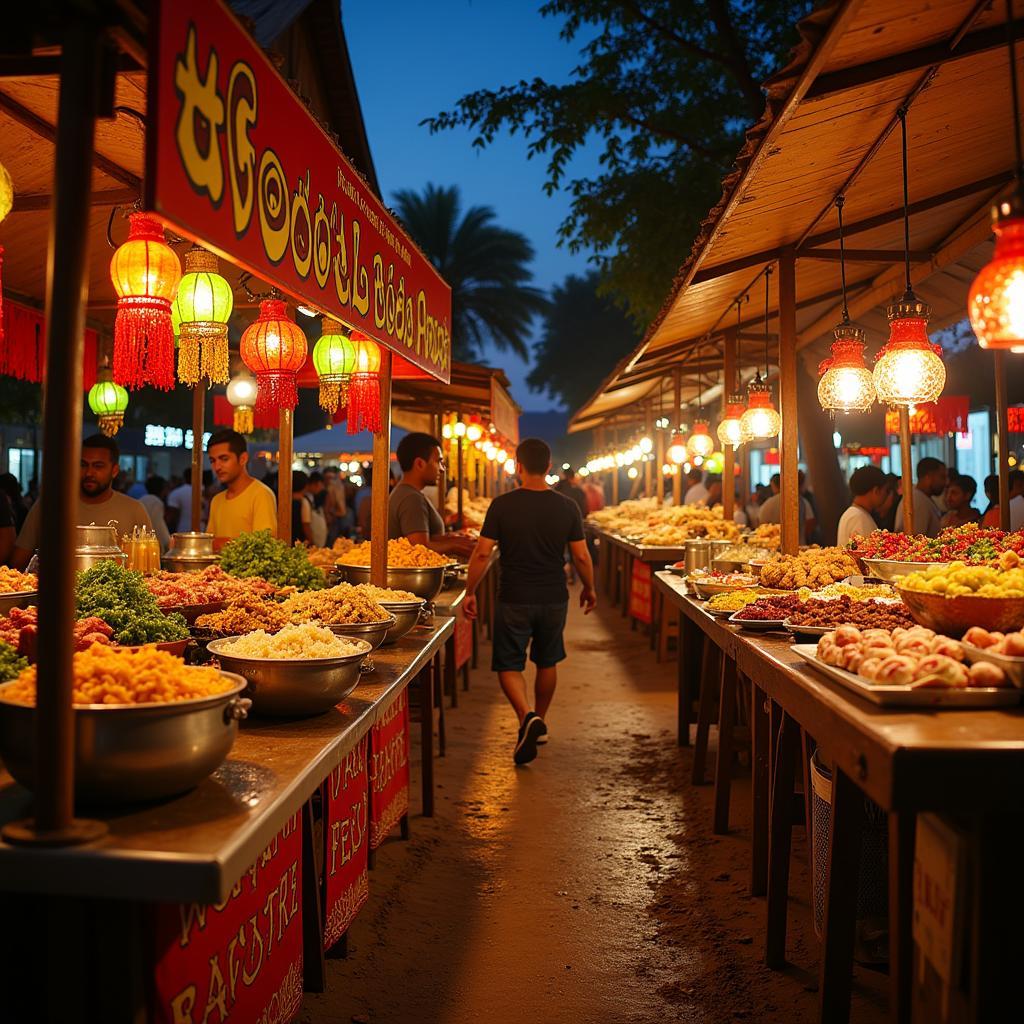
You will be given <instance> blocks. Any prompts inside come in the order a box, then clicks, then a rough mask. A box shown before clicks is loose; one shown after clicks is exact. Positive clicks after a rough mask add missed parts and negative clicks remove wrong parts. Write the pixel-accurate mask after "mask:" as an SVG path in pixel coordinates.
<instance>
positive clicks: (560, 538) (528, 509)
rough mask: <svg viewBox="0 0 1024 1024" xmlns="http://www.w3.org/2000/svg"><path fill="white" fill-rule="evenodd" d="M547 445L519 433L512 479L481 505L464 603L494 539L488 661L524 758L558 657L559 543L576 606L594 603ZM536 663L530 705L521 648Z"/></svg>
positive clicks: (565, 603)
mask: <svg viewBox="0 0 1024 1024" xmlns="http://www.w3.org/2000/svg"><path fill="white" fill-rule="evenodd" d="M550 468H551V449H550V448H548V446H547V445H546V444H545V443H544V442H543V441H541V440H539V439H538V438H533V437H531V438H527V439H526V440H525V441H523V442H521V443H520V445H519V447H518V448H517V449H516V472H517V474H518V475H519V479H520V486H519V487H518V488H516V490H514V491H510V492H509V493H508V494H500V495H498V497H496V498H495V499H494V500H493V501H492V502H491V505H490V508H488V510H487V515H486V517H485V518H484V525H483V528H482V529H481V530H480V539H479V540H478V541H477V544H476V547H475V548H474V549H473V555H472V557H471V558H470V561H469V575H468V578H467V581H466V590H467V591H468V596H467V598H466V601H465V604H464V606H463V607H464V609H465V613H466V616H467V617H468V618H471V619H472V618H475V617H476V598H475V597H474V594H475V592H476V588H477V586H478V584H479V583H480V580H481V578H482V577H483V574H484V570H485V569H486V567H487V561H488V558H489V556H490V553H491V551H492V549H493V548H494V546H495V545H497V546H498V548H499V550H500V551H501V577H500V582H499V584H498V604H497V607H496V608H495V610H494V644H493V655H492V659H491V669H492V671H494V672H497V673H498V680H499V682H500V683H501V688H502V690H504V692H505V696H506V697H507V698H508V700H509V703H510V704H511V705H512V707H513V709H514V710H515V712H516V715H517V717H518V718H519V735H518V737H517V739H516V746H515V751H514V752H513V759H514V760H515V763H516V764H526V763H527V762H528V761H532V760H533V759H534V758H535V757H536V756H537V743H538V740H540V738H541V737H542V736H546V735H547V731H548V729H547V726H546V725H545V724H544V716H545V715H546V714H547V710H548V707H549V706H550V705H551V698H552V697H553V696H554V695H555V685H556V683H557V681H558V677H557V669H556V667H555V666H556V665H557V664H558V662H560V661H562V660H564V658H565V644H564V643H563V640H562V632H563V630H564V629H565V616H566V612H567V611H568V607H569V591H568V588H567V587H566V585H565V571H564V568H563V565H564V563H563V552H564V551H565V547H566V545H568V546H569V552H570V554H571V556H572V560H573V564H574V565H575V566H576V571H577V572H578V573H579V576H580V580H581V581H582V583H583V590H582V591H581V592H580V607H581V608H583V610H584V614H589V613H590V612H592V611H593V610H594V607H595V606H596V604H597V595H596V594H595V592H594V566H593V563H592V562H591V561H590V554H589V553H588V551H587V545H586V541H584V539H583V518H582V516H581V515H580V510H579V508H577V506H576V504H575V502H573V501H572V500H571V499H570V498H566V497H563V496H562V495H561V494H558V493H556V492H555V491H553V490H551V488H550V487H548V485H547V481H546V480H545V477H546V476H547V473H548V470H549V469H550ZM527 647H529V648H530V660H531V661H532V662H533V663H534V664H535V665H536V666H537V679H536V684H535V687H534V689H535V700H536V709H535V710H534V709H531V707H530V702H529V697H528V696H527V689H526V677H525V676H524V675H523V671H524V670H525V668H526V649H527Z"/></svg>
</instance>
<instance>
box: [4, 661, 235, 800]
mask: <svg viewBox="0 0 1024 1024" xmlns="http://www.w3.org/2000/svg"><path fill="white" fill-rule="evenodd" d="M186 671H188V672H191V671H198V670H194V669H186ZM225 674H226V675H228V676H230V677H231V679H232V682H233V683H234V685H233V686H232V687H231V689H230V690H226V691H225V692H224V693H218V694H216V695H215V696H213V697H197V698H196V699H194V700H182V701H171V702H168V703H164V704H89V705H84V706H80V707H76V708H75V711H74V715H75V795H76V796H77V797H78V798H80V799H82V800H92V801H97V802H102V803H130V802H133V801H138V800H157V799H160V798H162V797H168V796H173V795H174V794H176V793H183V792H185V791H186V790H188V789H192V788H193V787H194V786H197V785H199V783H200V782H202V781H203V779H205V778H206V777H207V776H208V775H209V774H210V773H211V772H212V771H214V769H216V768H217V767H218V766H219V765H220V764H221V763H222V762H223V761H224V759H225V758H226V757H227V756H228V753H229V752H230V750H231V746H232V744H233V743H234V742H235V737H236V736H237V735H238V721H239V719H241V718H244V717H245V715H246V711H247V709H248V706H249V702H248V701H247V700H244V699H243V698H241V697H240V696H239V694H241V692H242V690H244V689H245V686H246V682H245V680H244V679H243V678H241V676H237V675H234V674H233V673H225ZM10 685H12V684H10V683H6V684H3V685H2V686H0V757H2V758H3V761H4V764H5V765H6V766H7V769H8V771H10V773H11V775H13V776H14V778H15V779H17V780H18V782H20V783H21V784H22V785H23V786H25V787H26V788H28V789H32V787H33V784H34V781H35V774H34V767H33V748H34V746H35V727H34V722H33V719H34V717H35V708H32V707H26V706H25V705H24V704H12V703H9V702H7V701H5V700H4V691H5V690H6V689H7V688H8V687H9V686H10Z"/></svg>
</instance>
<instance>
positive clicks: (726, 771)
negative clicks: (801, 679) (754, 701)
mask: <svg viewBox="0 0 1024 1024" xmlns="http://www.w3.org/2000/svg"><path fill="white" fill-rule="evenodd" d="M722 662H723V665H722V687H721V691H720V693H719V698H718V756H717V757H716V758H715V817H714V824H713V826H712V831H713V832H714V833H715V834H716V835H720V836H724V835H725V834H726V833H727V832H728V831H729V797H730V794H731V790H732V756H733V746H734V740H735V736H734V731H735V727H736V662H735V660H734V659H732V658H729V657H727V656H726V655H725V654H723V655H722Z"/></svg>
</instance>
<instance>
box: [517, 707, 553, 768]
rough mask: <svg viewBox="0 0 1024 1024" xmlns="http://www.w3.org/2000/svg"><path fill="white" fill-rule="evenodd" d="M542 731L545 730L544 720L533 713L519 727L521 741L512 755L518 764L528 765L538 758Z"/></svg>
mask: <svg viewBox="0 0 1024 1024" xmlns="http://www.w3.org/2000/svg"><path fill="white" fill-rule="evenodd" d="M542 730H545V725H544V719H543V718H540V717H538V715H537V714H536V713H535V712H533V711H531V712H529V713H528V714H527V716H526V718H525V719H524V720H523V724H522V725H521V726H520V727H519V741H518V742H517V743H516V749H515V750H514V751H513V753H512V760H513V761H515V763H516V764H528V763H529V762H530V761H532V760H533V759H534V758H535V757H536V756H537V737H538V736H540V735H541V732H542ZM545 731H546V730H545Z"/></svg>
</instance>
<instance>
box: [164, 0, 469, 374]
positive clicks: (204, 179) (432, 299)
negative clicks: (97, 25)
mask: <svg viewBox="0 0 1024 1024" xmlns="http://www.w3.org/2000/svg"><path fill="white" fill-rule="evenodd" d="M158 12H159V13H158V15H157V17H156V18H155V19H153V18H151V19H150V30H149V38H150V40H151V49H150V55H149V66H148V72H149V74H148V86H149V88H148V94H147V102H146V120H147V122H148V128H147V131H146V173H145V202H146V208H147V209H148V210H152V211H153V212H154V213H156V214H157V215H159V216H160V217H162V218H163V219H164V220H165V221H167V223H168V224H169V225H171V226H172V228H173V229H174V230H175V231H177V232H178V233H179V234H183V235H186V236H188V237H189V238H191V239H193V240H194V241H196V242H198V243H201V244H202V245H203V246H204V247H205V248H209V249H212V250H213V251H215V252H217V253H218V254H219V255H221V256H223V257H224V258H226V259H229V260H231V261H232V262H233V263H235V264H237V265H238V266H240V267H242V268H243V269H245V270H248V271H250V272H251V273H253V274H254V275H255V276H256V277H258V278H260V279H261V280H264V281H268V282H270V283H272V284H275V285H277V287H278V288H280V289H281V290H282V291H284V292H285V293H287V294H288V295H290V296H292V297H293V298H295V299H296V300H298V301H301V302H302V303H305V304H308V305H310V306H312V307H314V308H315V309H318V310H320V311H321V312H322V313H326V314H327V315H328V316H331V317H334V318H335V319H336V320H340V321H341V322H343V323H346V324H348V325H349V326H350V327H354V328H357V329H359V330H361V331H363V332H365V333H366V334H367V335H368V336H369V337H370V338H373V340H374V341H376V342H378V343H380V344H382V345H384V346H386V347H387V348H389V349H391V350H392V351H393V352H394V353H395V356H396V360H395V361H396V363H397V364H398V365H397V366H395V368H394V372H395V373H396V374H397V375H399V376H400V375H401V373H402V369H403V364H404V365H405V366H408V365H409V364H413V365H414V366H418V367H419V368H420V369H422V370H425V371H427V373H429V374H430V375H431V376H432V377H435V378H437V379H438V380H442V381H444V382H445V383H447V382H448V381H449V379H450V376H451V328H452V299H451V289H450V288H449V287H448V285H447V284H446V283H445V281H444V280H443V278H442V277H441V276H440V274H438V272H437V270H436V269H435V268H434V265H433V264H432V263H431V262H430V260H428V259H427V257H426V256H424V255H423V253H422V252H421V251H420V250H419V249H418V248H417V246H416V244H415V243H414V242H413V241H412V239H411V238H410V237H409V235H408V234H407V233H406V232H405V230H404V229H403V228H402V227H401V226H400V225H399V223H398V221H397V220H396V219H395V217H394V216H393V215H392V214H391V213H389V212H388V210H387V209H386V208H385V206H384V204H383V203H382V202H381V201H380V199H378V198H377V196H376V195H375V194H374V192H373V189H372V188H371V187H370V185H369V184H367V182H366V181H365V180H364V179H363V177H362V175H360V174H359V172H358V171H357V170H356V169H355V168H354V167H353V166H352V165H351V164H350V163H349V161H348V159H347V158H346V157H345V156H344V155H343V154H342V152H341V150H340V149H339V148H338V147H337V145H336V144H335V143H334V142H333V141H332V139H331V137H330V136H329V135H328V134H327V132H326V131H325V130H324V129H323V128H322V127H321V126H320V124H319V122H318V121H317V119H316V117H315V116H314V114H313V113H312V112H311V111H310V110H309V109H308V108H307V107H306V105H305V104H304V103H303V102H302V101H301V100H300V99H299V98H298V96H296V95H295V93H294V92H293V91H292V90H291V88H289V86H288V83H287V82H286V81H285V79H284V78H283V77H282V76H281V74H280V73H279V72H278V71H277V69H276V68H275V67H274V66H273V64H272V63H271V62H270V59H269V58H268V57H267V55H266V54H265V53H264V52H263V50H262V49H261V47H260V46H259V45H258V44H257V43H256V42H255V40H253V38H252V37H251V36H250V35H249V33H248V32H246V31H245V30H244V29H243V28H242V26H241V25H240V24H239V22H238V21H237V19H236V18H235V16H234V15H233V14H232V13H231V12H230V11H229V9H228V8H227V6H226V5H225V4H224V3H222V2H219V0H173V2H171V0H164V2H162V3H160V4H159V5H158ZM154 20H155V21H156V22H157V24H156V25H155V26H154V25H153V24H152V22H153V21H154Z"/></svg>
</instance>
